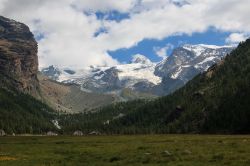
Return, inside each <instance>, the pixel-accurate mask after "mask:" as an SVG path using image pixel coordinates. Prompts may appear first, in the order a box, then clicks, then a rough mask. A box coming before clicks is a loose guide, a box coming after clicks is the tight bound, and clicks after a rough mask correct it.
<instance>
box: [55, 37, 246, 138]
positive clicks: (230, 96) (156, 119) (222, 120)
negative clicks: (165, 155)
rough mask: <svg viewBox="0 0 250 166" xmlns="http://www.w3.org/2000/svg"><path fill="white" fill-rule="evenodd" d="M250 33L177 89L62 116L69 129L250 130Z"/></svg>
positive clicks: (148, 131)
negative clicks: (218, 59)
mask: <svg viewBox="0 0 250 166" xmlns="http://www.w3.org/2000/svg"><path fill="white" fill-rule="evenodd" d="M249 101H250V39H248V40H247V41H246V42H244V43H240V44H239V46H238V48H237V49H235V50H234V51H233V52H232V53H231V54H230V55H228V56H227V57H226V58H225V59H224V60H223V61H222V62H220V63H219V64H217V65H214V66H212V67H211V68H210V69H209V70H208V71H207V72H205V73H202V74H199V75H198V76H196V77H195V78H194V79H193V80H191V81H190V82H189V83H187V84H186V85H185V86H184V87H183V88H181V89H179V90H178V91H176V92H175V93H173V94H171V95H169V96H166V97H162V98H159V99H157V100H154V101H142V100H139V101H133V102H128V103H120V104H114V105H111V106H109V107H105V108H103V109H100V110H98V112H96V113H90V114H80V115H74V116H62V117H61V118H62V120H61V121H60V123H61V124H62V125H63V126H70V127H64V131H65V132H69V131H72V130H73V129H79V130H83V131H85V132H88V131H91V130H98V131H100V132H103V133H126V134H134V133H250V128H249V126H250V102H249Z"/></svg>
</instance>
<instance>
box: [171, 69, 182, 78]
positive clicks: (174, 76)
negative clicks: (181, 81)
mask: <svg viewBox="0 0 250 166" xmlns="http://www.w3.org/2000/svg"><path fill="white" fill-rule="evenodd" d="M181 72H182V67H179V68H178V69H177V71H176V72H175V73H173V74H172V75H171V78H172V79H177V78H178V77H179V75H180V73H181Z"/></svg>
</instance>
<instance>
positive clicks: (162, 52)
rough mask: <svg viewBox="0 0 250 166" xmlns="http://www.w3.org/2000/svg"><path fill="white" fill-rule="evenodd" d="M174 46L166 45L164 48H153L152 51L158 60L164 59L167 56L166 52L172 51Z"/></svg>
mask: <svg viewBox="0 0 250 166" xmlns="http://www.w3.org/2000/svg"><path fill="white" fill-rule="evenodd" d="M173 48H174V45H172V44H170V43H168V44H166V45H165V46H164V47H154V51H155V53H156V55H158V56H159V57H160V58H162V59H165V58H167V56H168V54H167V53H168V51H169V50H171V49H173Z"/></svg>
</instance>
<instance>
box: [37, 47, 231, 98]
mask: <svg viewBox="0 0 250 166" xmlns="http://www.w3.org/2000/svg"><path fill="white" fill-rule="evenodd" d="M233 49H234V47H232V46H214V45H204V44H198V45H189V44H185V45H183V46H181V47H178V48H176V49H174V50H173V53H172V54H171V55H170V56H169V57H168V58H166V59H164V60H163V61H161V62H158V63H155V62H151V61H150V60H149V59H148V58H147V57H145V56H143V55H139V54H138V55H134V56H133V58H132V60H131V62H130V63H128V64H120V65H116V66H105V67H98V66H90V67H88V68H84V69H80V70H79V69H77V70H74V69H70V68H58V67H55V66H49V67H47V68H43V69H42V70H41V73H42V74H44V75H45V76H48V77H49V78H51V79H53V80H55V81H57V82H61V83H67V84H77V85H79V86H80V87H81V90H82V91H85V92H88V93H92V92H94V93H101V94H116V95H118V96H119V94H120V93H121V92H122V91H123V90H124V89H130V90H131V91H134V92H138V93H144V94H149V95H155V96H162V95H167V94H169V93H171V92H174V91H175V90H176V89H178V88H180V87H182V86H183V85H185V83H187V82H188V81H189V80H191V79H192V78H193V77H194V76H196V75H197V74H199V73H202V72H204V71H206V70H207V69H208V68H209V67H211V66H212V65H213V64H215V63H218V62H219V61H220V60H221V59H223V58H224V57H225V56H226V55H227V54H229V53H230V52H231V51H232V50H233Z"/></svg>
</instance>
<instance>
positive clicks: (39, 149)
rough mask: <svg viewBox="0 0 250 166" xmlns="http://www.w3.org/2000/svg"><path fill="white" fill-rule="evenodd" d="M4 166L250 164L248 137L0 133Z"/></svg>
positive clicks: (238, 165)
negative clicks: (14, 135)
mask: <svg viewBox="0 0 250 166" xmlns="http://www.w3.org/2000/svg"><path fill="white" fill-rule="evenodd" d="M0 165H1V166H2V165H6V166H19V165H20V166H29V165H32V166H64V165H65V166H78V165H79V166H85V165H86V166H113V165H117V166H120V165H125V166H130V165H131V166H132V165H133V166H140V165H152V166H154V165H157V166H158V165H159V166H161V165H162V166H168V165H169V166H172V165H176V166H202V165H208V166H214V165H218V166H221V165H229V166H230V165H231V166H236V165H237V166H249V165H250V136H235V135H233V136H231V135H137V136H83V137H72V136H58V137H43V136H41V137H33V136H32V137H29V136H27V137H18V136H16V137H0Z"/></svg>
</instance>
